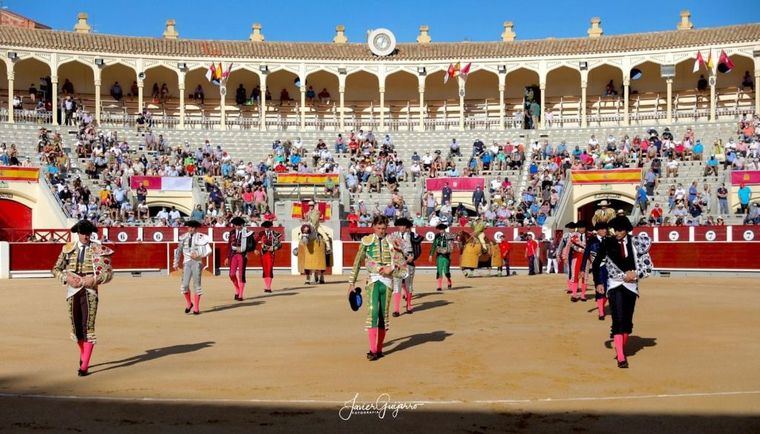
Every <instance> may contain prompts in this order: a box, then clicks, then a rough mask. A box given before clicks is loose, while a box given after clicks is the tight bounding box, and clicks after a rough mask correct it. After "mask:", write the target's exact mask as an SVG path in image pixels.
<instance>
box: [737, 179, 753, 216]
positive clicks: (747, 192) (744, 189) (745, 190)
mask: <svg viewBox="0 0 760 434" xmlns="http://www.w3.org/2000/svg"><path fill="white" fill-rule="evenodd" d="M750 197H752V189H751V188H749V187H748V186H746V185H744V184H740V185H739V204H740V205H741V213H742V214H747V212H748V211H749V199H750Z"/></svg>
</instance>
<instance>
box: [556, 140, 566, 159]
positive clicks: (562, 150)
mask: <svg viewBox="0 0 760 434" xmlns="http://www.w3.org/2000/svg"><path fill="white" fill-rule="evenodd" d="M565 153H567V146H566V145H565V141H564V140H563V141H561V142H559V145H557V155H560V156H563V155H565Z"/></svg>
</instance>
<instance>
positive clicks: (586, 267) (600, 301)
mask: <svg viewBox="0 0 760 434" xmlns="http://www.w3.org/2000/svg"><path fill="white" fill-rule="evenodd" d="M607 228H608V225H607V222H598V223H597V224H595V225H594V232H595V234H593V235H592V236H590V237H589V239H588V243H586V250H584V252H583V260H582V261H581V270H583V273H584V283H585V281H586V280H589V279H588V275H589V274H592V270H591V264H593V263H594V259H595V258H596V255H597V253H598V252H599V248H600V247H601V245H602V242H603V241H604V239H605V237H607ZM600 267H601V270H600V273H601V276H602V280H605V279H606V275H607V268H606V267H605V266H604V265H601V266H600ZM592 278H593V275H592ZM605 284H606V283H605ZM594 299H595V300H596V308H597V311H598V312H599V321H604V304H605V302H606V301H607V296H606V293H599V292H596V291H595V292H594Z"/></svg>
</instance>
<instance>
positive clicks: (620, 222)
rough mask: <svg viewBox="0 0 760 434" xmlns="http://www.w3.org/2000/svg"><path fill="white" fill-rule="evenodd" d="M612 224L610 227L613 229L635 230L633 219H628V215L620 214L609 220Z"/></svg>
mask: <svg viewBox="0 0 760 434" xmlns="http://www.w3.org/2000/svg"><path fill="white" fill-rule="evenodd" d="M607 223H608V224H609V225H610V229H612V230H613V231H628V232H631V231H632V230H633V225H632V224H631V221H630V220H628V217H625V216H618V217H615V218H614V219H612V220H610V221H609V222H607Z"/></svg>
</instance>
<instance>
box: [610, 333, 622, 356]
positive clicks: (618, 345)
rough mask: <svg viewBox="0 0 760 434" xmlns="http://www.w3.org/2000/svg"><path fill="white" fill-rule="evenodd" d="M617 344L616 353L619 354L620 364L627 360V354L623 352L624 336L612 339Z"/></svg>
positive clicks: (616, 336)
mask: <svg viewBox="0 0 760 434" xmlns="http://www.w3.org/2000/svg"><path fill="white" fill-rule="evenodd" d="M612 339H613V340H614V342H615V351H616V352H617V359H618V362H622V361H623V360H625V353H624V352H623V345H624V344H623V335H615V336H613V338H612Z"/></svg>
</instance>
